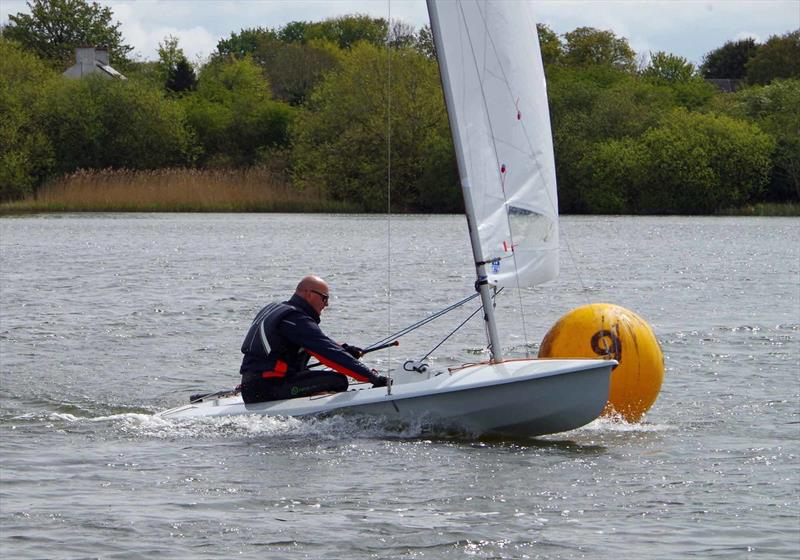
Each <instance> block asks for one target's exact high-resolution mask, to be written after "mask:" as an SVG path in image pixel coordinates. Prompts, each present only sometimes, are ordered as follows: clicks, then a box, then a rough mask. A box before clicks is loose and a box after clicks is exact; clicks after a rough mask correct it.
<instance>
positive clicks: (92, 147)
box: [38, 76, 195, 174]
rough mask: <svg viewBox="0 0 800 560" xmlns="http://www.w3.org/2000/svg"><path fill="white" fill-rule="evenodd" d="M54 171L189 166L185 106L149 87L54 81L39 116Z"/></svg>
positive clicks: (189, 140) (191, 153)
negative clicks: (51, 156)
mask: <svg viewBox="0 0 800 560" xmlns="http://www.w3.org/2000/svg"><path fill="white" fill-rule="evenodd" d="M38 120H39V122H40V126H41V127H42V130H44V131H45V133H46V134H47V136H48V137H49V139H50V142H51V144H52V146H53V151H54V156H55V162H54V170H55V172H56V173H59V174H60V173H69V172H72V171H75V170H76V169H81V168H84V169H104V168H108V167H111V168H127V169H156V168H160V167H167V166H180V165H189V164H191V163H192V161H193V157H194V152H195V146H194V143H193V139H192V136H191V134H190V133H189V131H188V129H187V127H186V126H185V118H184V114H183V111H182V110H181V108H180V107H179V106H178V105H177V103H175V102H174V101H171V100H169V99H166V98H165V97H164V94H163V91H162V90H160V89H158V88H155V87H152V86H150V85H149V84H147V83H138V82H131V81H127V82H126V81H121V80H107V79H104V78H102V77H100V76H89V77H87V78H84V79H81V80H56V81H54V82H52V83H50V87H49V88H48V90H47V91H46V92H45V102H44V106H43V110H42V111H41V114H40V115H39V116H38Z"/></svg>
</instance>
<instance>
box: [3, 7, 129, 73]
mask: <svg viewBox="0 0 800 560" xmlns="http://www.w3.org/2000/svg"><path fill="white" fill-rule="evenodd" d="M27 5H28V9H29V10H30V14H26V13H23V12H19V13H17V14H16V15H9V16H8V19H9V23H8V25H7V26H6V27H5V28H4V29H3V35H4V36H5V37H7V38H8V39H11V40H13V41H17V42H18V43H20V44H21V45H22V46H23V47H25V48H26V49H28V50H30V51H32V52H34V53H35V54H36V55H37V56H39V57H40V58H43V59H45V60H49V61H52V62H53V64H54V65H55V66H57V67H60V68H61V69H63V68H66V67H68V66H70V64H71V62H72V60H73V56H74V54H75V47H78V46H81V45H92V46H105V47H107V48H108V51H109V56H110V57H111V63H112V64H118V63H125V62H127V55H128V53H129V52H130V51H132V50H133V47H131V46H129V45H126V44H125V43H123V42H122V41H123V39H122V32H121V31H120V30H119V27H120V24H119V23H118V22H117V23H112V17H113V12H112V11H111V8H108V7H103V6H101V5H99V4H98V3H96V2H92V3H89V2H86V0H29V1H28V2H27Z"/></svg>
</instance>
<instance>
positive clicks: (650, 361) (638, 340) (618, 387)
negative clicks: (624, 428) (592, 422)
mask: <svg viewBox="0 0 800 560" xmlns="http://www.w3.org/2000/svg"><path fill="white" fill-rule="evenodd" d="M539 357H540V358H597V357H603V358H606V357H607V358H613V359H615V360H617V361H618V362H619V365H617V366H616V367H615V368H614V370H613V373H612V374H611V390H610V392H609V397H608V404H607V405H606V409H605V410H604V411H603V414H604V415H612V414H614V413H617V414H620V415H621V416H622V417H623V418H625V420H627V421H628V422H638V421H639V420H641V418H642V416H643V415H644V413H645V412H647V411H648V410H649V409H650V407H651V406H653V403H654V402H655V401H656V398H657V397H658V393H659V391H660V390H661V383H662V382H663V381H664V355H663V354H662V352H661V347H660V346H659V344H658V340H656V337H655V334H653V330H652V329H651V328H650V325H648V324H647V323H646V322H645V321H644V319H642V318H641V317H639V316H638V315H637V314H636V313H634V312H633V311H630V310H628V309H625V308H624V307H620V306H619V305H613V304H608V303H593V304H590V305H584V306H583V307H578V308H577V309H573V310H572V311H570V312H569V313H567V314H566V315H564V316H563V317H561V319H559V320H558V322H556V324H555V325H553V327H552V328H551V329H550V330H549V331H548V332H547V334H546V335H545V337H544V340H542V345H541V347H540V349H539Z"/></svg>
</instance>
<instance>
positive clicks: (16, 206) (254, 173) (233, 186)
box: [0, 167, 360, 214]
mask: <svg viewBox="0 0 800 560" xmlns="http://www.w3.org/2000/svg"><path fill="white" fill-rule="evenodd" d="M359 210H360V207H358V206H357V205H350V204H346V203H342V202H336V201H331V200H328V199H327V198H326V197H325V194H324V193H323V192H322V191H320V190H313V189H303V190H299V189H297V188H294V187H292V185H291V184H290V183H289V181H288V179H287V178H286V177H285V175H283V174H282V173H277V172H274V171H271V170H269V169H267V168H260V167H254V168H249V169H230V170H203V171H200V170H196V169H160V170H156V171H129V170H102V171H78V172H76V173H73V174H71V175H67V176H65V177H61V178H59V179H56V180H53V181H51V182H49V183H47V184H46V185H44V186H43V187H42V188H41V189H39V192H38V193H37V194H36V196H34V197H31V198H27V199H25V200H20V201H16V202H9V203H4V204H0V213H2V214H12V213H28V212H353V211H359Z"/></svg>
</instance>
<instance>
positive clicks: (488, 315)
mask: <svg viewBox="0 0 800 560" xmlns="http://www.w3.org/2000/svg"><path fill="white" fill-rule="evenodd" d="M427 2H428V14H429V15H430V20H431V31H432V34H433V42H434V46H435V48H436V53H437V58H438V61H439V74H440V76H441V79H442V89H443V91H444V96H445V105H446V107H447V114H448V118H449V119H450V131H451V134H452V136H453V144H454V147H455V152H456V160H457V163H458V174H459V178H460V181H461V190H462V193H463V195H464V210H465V214H466V216H467V227H468V229H469V237H470V244H471V245H472V255H473V259H474V262H475V274H476V277H477V280H476V287H477V289H478V292H479V293H480V296H481V305H482V306H483V317H484V322H485V324H486V331H487V334H488V336H489V349H490V352H491V356H492V360H494V361H500V360H502V359H503V356H502V348H501V346H500V337H499V336H498V334H497V322H496V320H495V317H494V304H493V302H492V297H491V294H490V293H489V283H488V275H487V273H486V264H485V260H484V257H483V250H482V248H481V243H480V237H479V236H478V222H477V220H476V218H475V209H474V206H473V199H472V196H471V194H470V192H469V191H470V185H469V181H468V177H469V173H468V172H467V168H466V165H467V162H466V160H465V158H464V154H465V153H466V152H465V149H464V146H462V142H461V135H460V134H458V132H457V131H458V130H459V128H458V127H459V117H458V113H457V112H456V111H455V110H454V106H455V100H454V96H453V90H452V84H451V81H450V76H449V73H448V71H447V55H446V53H445V48H444V44H443V42H442V41H443V40H442V35H441V31H440V27H439V12H438V8H437V5H436V1H435V0H427Z"/></svg>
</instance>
